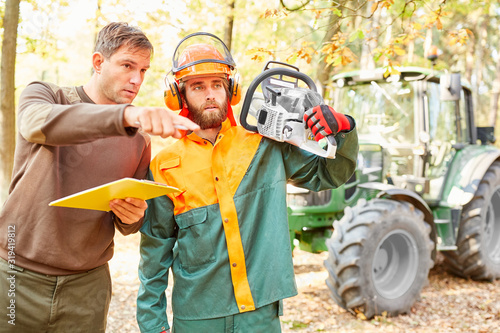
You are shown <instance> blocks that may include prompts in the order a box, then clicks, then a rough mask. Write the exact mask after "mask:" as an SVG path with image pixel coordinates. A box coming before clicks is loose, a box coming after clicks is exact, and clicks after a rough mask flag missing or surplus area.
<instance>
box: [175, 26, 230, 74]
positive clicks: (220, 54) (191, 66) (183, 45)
mask: <svg viewBox="0 0 500 333" xmlns="http://www.w3.org/2000/svg"><path fill="white" fill-rule="evenodd" d="M200 64H204V65H200ZM235 66H236V65H235V63H234V60H233V57H232V56H231V53H230V52H229V50H228V48H227V47H226V45H225V44H224V42H223V41H222V40H220V39H219V38H218V37H217V36H215V35H212V34H209V33H206V32H197V33H194V34H191V35H188V36H186V37H185V38H184V39H182V40H181V41H180V43H179V45H177V48H176V49H175V52H174V56H173V58H172V72H173V73H174V74H175V76H176V78H177V79H181V78H182V77H184V76H187V75H205V74H211V73H213V74H218V73H224V74H230V71H231V70H234V68H235Z"/></svg>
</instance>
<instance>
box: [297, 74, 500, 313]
mask: <svg viewBox="0 0 500 333" xmlns="http://www.w3.org/2000/svg"><path fill="white" fill-rule="evenodd" d="M332 80H333V83H334V86H335V87H334V89H333V91H332V99H333V106H334V107H335V109H336V110H337V111H339V112H342V113H346V114H350V115H352V116H353V118H354V119H355V120H356V124H357V130H358V134H359V143H360V150H359V156H358V163H357V169H356V171H355V173H354V174H353V175H352V177H351V179H350V180H349V181H348V182H347V183H346V184H344V185H342V186H340V187H339V188H337V189H334V190H328V191H322V192H318V193H315V192H309V191H307V190H304V189H300V188H295V187H293V186H290V185H288V198H287V202H288V215H289V216H288V217H289V226H290V237H291V240H292V246H294V245H298V246H299V247H300V248H301V249H302V250H305V251H309V252H313V253H316V252H321V251H328V253H329V254H328V257H327V259H326V260H325V262H324V265H325V267H326V269H327V271H328V279H327V281H326V284H327V285H328V288H329V289H330V292H331V295H332V297H333V299H334V300H335V301H336V303H337V304H339V305H340V306H341V307H342V308H344V309H346V310H347V311H349V312H351V313H353V314H358V313H363V314H364V316H365V317H366V318H368V319H369V318H372V317H373V316H375V315H381V314H387V315H389V316H396V315H398V314H402V313H407V312H409V311H410V309H411V307H412V305H413V304H414V303H415V302H416V301H417V300H418V299H419V298H420V293H421V291H422V288H423V287H424V286H425V285H426V284H428V274H429V271H430V269H431V268H432V267H433V265H434V262H435V260H436V255H437V251H440V252H441V253H442V254H443V257H444V260H443V265H445V266H446V268H447V270H449V271H450V272H452V273H453V274H456V275H458V276H461V277H464V278H471V279H473V280H489V281H491V280H493V279H496V278H499V277H500V150H499V149H497V148H496V147H495V146H494V145H492V143H494V141H495V137H494V134H493V128H492V127H477V126H476V125H475V120H474V110H473V103H472V95H471V90H470V87H469V86H468V85H467V83H466V82H463V81H462V80H461V78H460V74H458V73H441V72H437V71H435V70H433V69H427V68H418V67H405V68H398V74H393V75H386V74H385V70H384V69H375V70H369V71H353V72H348V73H342V74H338V75H336V76H334V77H333V78H332Z"/></svg>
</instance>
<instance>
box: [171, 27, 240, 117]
mask: <svg viewBox="0 0 500 333" xmlns="http://www.w3.org/2000/svg"><path fill="white" fill-rule="evenodd" d="M235 67H236V64H235V62H234V60H233V57H232V56H231V53H230V52H229V49H228V48H227V46H226V45H225V44H224V42H223V41H222V40H221V39H220V38H218V37H217V36H215V35H212V34H210V33H207V32H196V33H193V34H190V35H188V36H186V37H184V38H183V39H182V40H181V41H180V42H179V44H178V45H177V47H176V49H175V51H174V55H173V57H172V70H171V73H172V74H173V75H174V77H175V82H172V83H170V82H168V75H167V77H166V80H167V82H168V83H167V82H166V84H167V90H166V91H165V94H164V98H165V104H166V105H167V107H168V108H169V109H171V110H180V109H182V111H181V113H180V114H181V115H183V116H187V114H188V113H189V112H188V111H187V109H186V110H184V109H183V108H182V106H183V105H182V99H181V96H180V91H179V83H180V82H181V81H183V80H186V79H187V78H190V77H193V76H200V75H221V76H223V77H224V78H226V79H227V80H228V81H229V93H230V96H228V97H229V112H228V118H229V119H230V120H231V123H232V124H233V125H236V121H235V120H234V116H233V114H232V110H231V105H236V104H238V103H239V101H240V99H241V87H240V84H239V77H238V75H235V76H232V75H231V74H232V71H233V70H235Z"/></svg>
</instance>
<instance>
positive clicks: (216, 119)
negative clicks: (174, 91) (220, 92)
mask: <svg viewBox="0 0 500 333" xmlns="http://www.w3.org/2000/svg"><path fill="white" fill-rule="evenodd" d="M186 104H187V106H188V110H189V119H191V120H192V121H193V122H194V123H196V124H198V126H200V129H202V130H204V129H209V128H217V127H219V126H220V125H222V123H223V122H224V120H226V118H227V104H226V103H224V104H223V105H222V104H219V103H218V102H216V101H208V102H205V103H203V104H202V105H201V106H199V107H196V106H194V105H192V104H190V103H189V102H188V101H186ZM206 107H217V108H218V109H219V110H218V111H205V108H206Z"/></svg>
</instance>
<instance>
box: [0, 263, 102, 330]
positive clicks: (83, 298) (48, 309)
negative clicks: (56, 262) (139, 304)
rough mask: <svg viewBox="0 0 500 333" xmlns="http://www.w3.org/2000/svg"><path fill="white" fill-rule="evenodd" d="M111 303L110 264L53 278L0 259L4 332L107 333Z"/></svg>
mask: <svg viewBox="0 0 500 333" xmlns="http://www.w3.org/2000/svg"><path fill="white" fill-rule="evenodd" d="M110 301H111V277H110V274H109V266H108V264H105V265H102V266H100V267H97V268H95V269H93V270H90V271H88V272H85V273H80V274H73V275H62V276H52V275H45V274H39V273H35V272H32V271H29V270H27V269H23V268H21V267H18V266H15V265H11V264H9V263H8V262H6V261H5V260H3V259H2V258H0V333H7V332H9V333H11V332H12V333H14V332H16V333H17V332H23V333H26V332H37V333H49V332H50V333H70V332H71V333H80V332H81V333H84V332H88V333H100V332H102V333H104V332H105V330H106V317H107V314H108V308H109V303H110Z"/></svg>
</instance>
